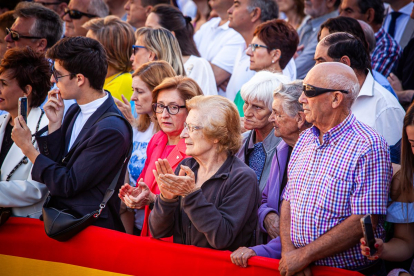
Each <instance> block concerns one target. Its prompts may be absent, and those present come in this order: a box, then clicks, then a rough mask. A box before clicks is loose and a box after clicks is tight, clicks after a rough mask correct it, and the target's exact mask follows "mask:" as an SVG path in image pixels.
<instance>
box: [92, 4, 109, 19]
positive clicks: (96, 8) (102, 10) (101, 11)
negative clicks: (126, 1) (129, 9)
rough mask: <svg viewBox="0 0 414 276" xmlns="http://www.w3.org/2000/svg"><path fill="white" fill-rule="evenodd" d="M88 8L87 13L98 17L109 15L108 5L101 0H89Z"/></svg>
mask: <svg viewBox="0 0 414 276" xmlns="http://www.w3.org/2000/svg"><path fill="white" fill-rule="evenodd" d="M88 9H89V13H92V14H94V15H97V16H99V17H106V16H108V15H109V8H108V5H107V4H106V3H105V2H104V1H103V0H91V2H90V3H89V7H88Z"/></svg>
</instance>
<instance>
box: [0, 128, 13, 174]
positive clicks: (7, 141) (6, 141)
mask: <svg viewBox="0 0 414 276" xmlns="http://www.w3.org/2000/svg"><path fill="white" fill-rule="evenodd" d="M12 130H13V126H12V125H11V124H10V122H8V123H7V126H6V131H5V132H4V137H3V143H2V144H1V151H0V168H1V167H2V166H3V162H4V159H6V156H7V154H8V153H9V150H10V148H11V146H12V145H13V143H14V142H13V140H12V138H11V133H12Z"/></svg>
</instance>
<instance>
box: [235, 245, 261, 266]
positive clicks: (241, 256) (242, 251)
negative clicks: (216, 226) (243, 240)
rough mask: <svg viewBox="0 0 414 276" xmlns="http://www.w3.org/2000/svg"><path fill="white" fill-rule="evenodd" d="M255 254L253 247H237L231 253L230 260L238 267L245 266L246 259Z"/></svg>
mask: <svg viewBox="0 0 414 276" xmlns="http://www.w3.org/2000/svg"><path fill="white" fill-rule="evenodd" d="M253 256H256V252H254V250H253V249H250V248H247V247H239V248H238V249H237V250H236V251H234V252H233V253H231V255H230V259H231V262H232V263H233V264H235V265H238V266H240V267H247V260H248V259H250V258H251V257H253Z"/></svg>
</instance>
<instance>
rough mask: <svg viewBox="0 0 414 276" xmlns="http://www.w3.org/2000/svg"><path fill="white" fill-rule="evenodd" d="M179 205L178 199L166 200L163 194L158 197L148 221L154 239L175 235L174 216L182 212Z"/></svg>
mask: <svg viewBox="0 0 414 276" xmlns="http://www.w3.org/2000/svg"><path fill="white" fill-rule="evenodd" d="M179 204H180V201H179V199H178V198H175V199H166V198H164V197H163V196H162V195H161V194H160V195H159V196H157V198H156V199H155V203H154V208H153V209H152V211H151V213H150V215H149V219H148V225H149V229H150V232H151V235H152V236H153V237H154V238H156V239H160V238H165V237H171V236H172V235H173V234H174V224H175V219H174V214H175V212H180V210H179Z"/></svg>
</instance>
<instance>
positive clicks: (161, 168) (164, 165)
mask: <svg viewBox="0 0 414 276" xmlns="http://www.w3.org/2000/svg"><path fill="white" fill-rule="evenodd" d="M155 168H156V170H152V173H153V174H154V176H155V181H156V182H157V184H158V188H159V189H160V192H161V194H162V196H163V197H164V198H166V199H174V198H176V197H177V196H176V195H175V194H173V193H171V192H170V191H168V190H167V189H165V188H164V186H162V183H161V180H160V178H159V175H160V174H174V171H173V170H172V168H171V165H170V163H168V161H167V159H158V161H155Z"/></svg>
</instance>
